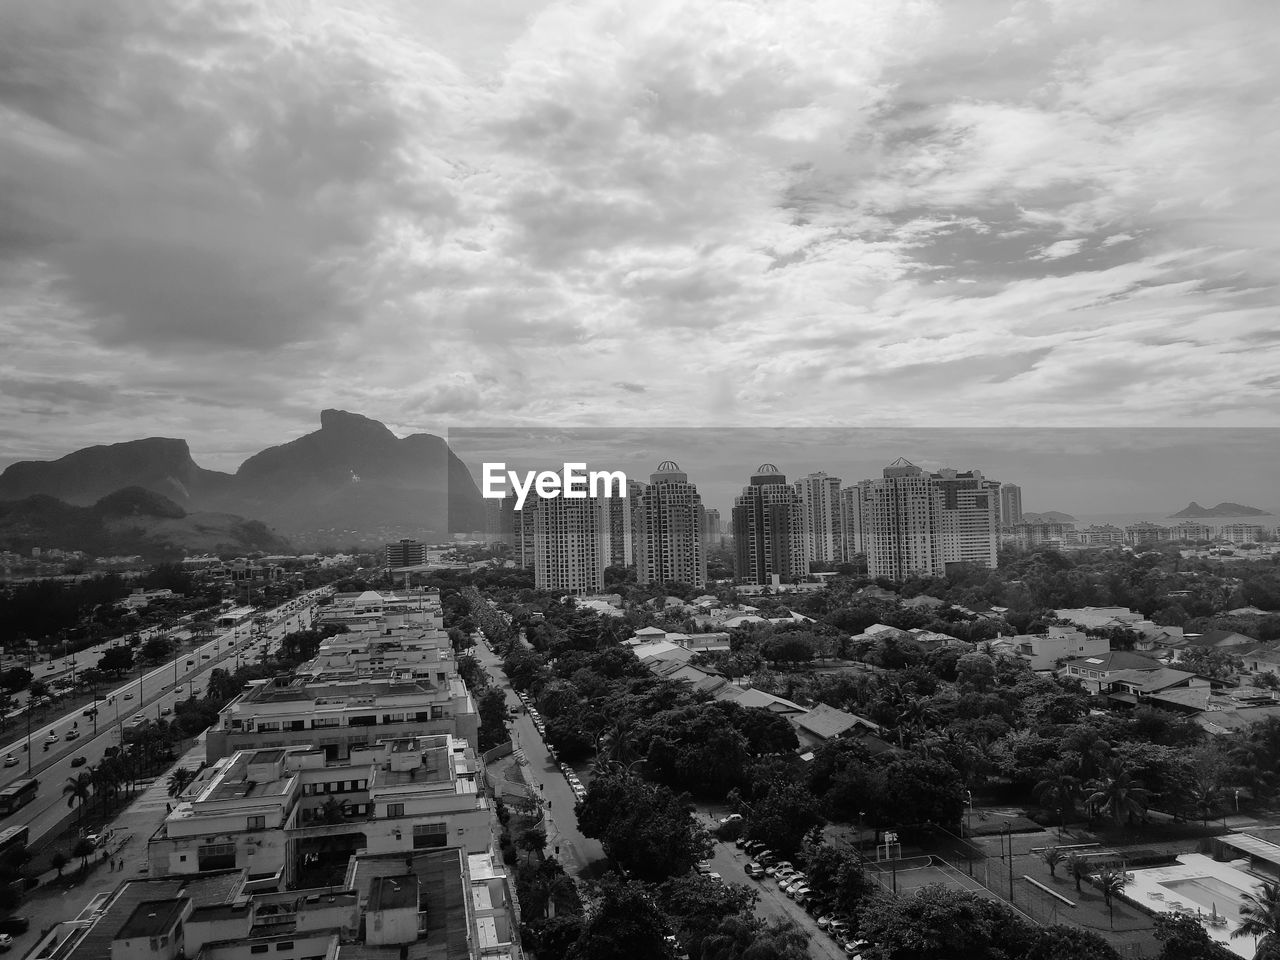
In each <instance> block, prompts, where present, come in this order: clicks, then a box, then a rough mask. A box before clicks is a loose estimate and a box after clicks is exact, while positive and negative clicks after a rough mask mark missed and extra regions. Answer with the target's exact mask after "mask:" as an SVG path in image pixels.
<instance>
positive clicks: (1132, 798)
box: [1085, 757, 1151, 824]
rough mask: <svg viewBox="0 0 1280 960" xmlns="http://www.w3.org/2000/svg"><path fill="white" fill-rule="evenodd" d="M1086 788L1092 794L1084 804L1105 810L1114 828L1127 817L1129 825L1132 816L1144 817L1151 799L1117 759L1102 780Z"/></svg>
mask: <svg viewBox="0 0 1280 960" xmlns="http://www.w3.org/2000/svg"><path fill="white" fill-rule="evenodd" d="M1088 787H1089V789H1090V790H1091V791H1092V793H1090V794H1089V796H1088V798H1087V799H1086V800H1085V802H1086V803H1087V804H1089V806H1090V807H1091V808H1092V809H1095V810H1105V811H1106V812H1107V813H1109V814H1110V815H1111V819H1112V820H1114V821H1115V822H1116V823H1117V824H1119V823H1121V822H1123V820H1124V819H1125V817H1126V816H1127V817H1128V818H1129V822H1130V823H1132V822H1133V815H1134V814H1135V813H1139V814H1141V813H1146V810H1147V800H1148V798H1149V797H1150V796H1151V791H1150V790H1147V789H1146V788H1145V787H1144V786H1143V785H1142V781H1141V780H1135V779H1134V778H1133V776H1132V775H1130V773H1129V770H1128V768H1127V767H1126V766H1125V764H1124V761H1123V760H1121V759H1120V758H1119V757H1116V758H1113V759H1112V760H1111V762H1110V763H1109V764H1107V768H1106V771H1105V772H1104V773H1103V775H1102V776H1100V777H1098V778H1096V779H1094V780H1090V781H1089V784H1088Z"/></svg>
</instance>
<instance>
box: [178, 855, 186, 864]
mask: <svg viewBox="0 0 1280 960" xmlns="http://www.w3.org/2000/svg"><path fill="white" fill-rule="evenodd" d="M178 862H179V863H186V862H187V855H186V854H185V853H181V854H179V855H178Z"/></svg>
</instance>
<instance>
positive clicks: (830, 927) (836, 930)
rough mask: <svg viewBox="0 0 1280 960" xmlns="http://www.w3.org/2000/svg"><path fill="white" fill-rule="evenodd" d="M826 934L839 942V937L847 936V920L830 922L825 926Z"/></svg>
mask: <svg viewBox="0 0 1280 960" xmlns="http://www.w3.org/2000/svg"><path fill="white" fill-rule="evenodd" d="M827 933H829V934H831V936H832V937H834V938H835V939H837V940H839V939H840V938H841V937H847V936H848V935H849V922H848V921H847V920H832V921H831V922H830V923H828V924H827Z"/></svg>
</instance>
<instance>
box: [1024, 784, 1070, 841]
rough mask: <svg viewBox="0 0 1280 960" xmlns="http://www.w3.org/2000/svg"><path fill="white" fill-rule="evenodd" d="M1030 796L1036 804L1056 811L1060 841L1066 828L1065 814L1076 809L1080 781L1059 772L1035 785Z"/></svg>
mask: <svg viewBox="0 0 1280 960" xmlns="http://www.w3.org/2000/svg"><path fill="white" fill-rule="evenodd" d="M1032 794H1033V795H1034V796H1035V798H1036V802H1037V803H1041V804H1043V805H1044V806H1046V807H1051V808H1053V809H1055V810H1057V811H1058V839H1059V840H1061V839H1062V834H1063V831H1065V830H1066V828H1067V814H1068V813H1070V812H1071V811H1074V810H1075V808H1076V797H1077V796H1079V794H1080V781H1079V780H1077V779H1076V778H1075V777H1073V776H1070V775H1069V774H1066V773H1062V772H1061V771H1059V772H1058V773H1057V774H1055V775H1054V776H1052V777H1049V778H1048V779H1046V780H1041V781H1040V782H1039V783H1037V784H1036V786H1035V789H1034V790H1033V791H1032Z"/></svg>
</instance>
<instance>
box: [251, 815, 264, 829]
mask: <svg viewBox="0 0 1280 960" xmlns="http://www.w3.org/2000/svg"><path fill="white" fill-rule="evenodd" d="M248 829H250V830H265V829H267V818H266V817H265V816H264V817H250V818H249V825H248Z"/></svg>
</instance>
